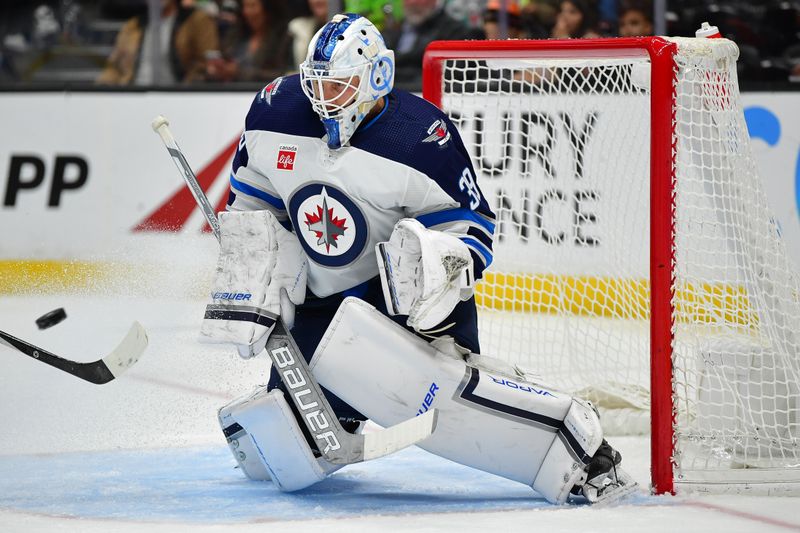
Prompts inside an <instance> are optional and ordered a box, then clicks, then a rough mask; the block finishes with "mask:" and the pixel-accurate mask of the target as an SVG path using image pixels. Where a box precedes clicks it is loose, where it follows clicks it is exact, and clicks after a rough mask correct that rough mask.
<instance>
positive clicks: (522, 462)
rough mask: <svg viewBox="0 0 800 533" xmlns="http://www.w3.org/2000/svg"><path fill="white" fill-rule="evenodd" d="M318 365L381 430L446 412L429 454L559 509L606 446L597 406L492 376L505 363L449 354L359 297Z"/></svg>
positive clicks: (331, 385) (334, 325)
mask: <svg viewBox="0 0 800 533" xmlns="http://www.w3.org/2000/svg"><path fill="white" fill-rule="evenodd" d="M486 362H487V361H486V360H485V361H483V363H486ZM310 366H311V368H312V369H313V371H314V375H315V376H316V377H317V379H318V380H319V382H320V384H322V385H323V386H325V387H326V388H328V389H329V390H331V391H332V392H334V393H335V394H336V395H338V396H339V397H340V398H341V399H342V400H344V401H346V402H347V403H348V404H350V405H352V406H353V407H354V408H356V409H358V410H359V411H360V412H362V413H364V414H365V415H367V416H368V417H369V418H370V419H372V420H374V421H375V422H377V423H378V424H380V425H383V426H389V425H394V424H396V423H398V422H400V421H401V420H404V419H407V418H408V417H409V416H413V415H414V414H415V413H416V414H420V413H423V412H425V411H427V410H428V409H431V408H436V409H438V411H439V417H438V424H437V428H436V431H434V433H433V434H432V435H431V436H430V437H429V438H427V439H426V440H424V441H422V442H420V443H419V446H420V447H422V448H424V449H426V450H428V451H430V452H432V453H435V454H437V455H439V456H442V457H445V458H448V459H451V460H453V461H456V462H458V463H461V464H464V465H467V466H471V467H473V468H478V469H480V470H484V471H486V472H490V473H493V474H497V475H499V476H503V477H505V478H508V479H512V480H515V481H519V482H521V483H525V484H526V485H529V486H531V487H533V488H535V489H536V490H537V492H539V493H541V494H542V495H543V496H544V497H545V498H547V499H548V500H549V501H551V502H554V503H560V502H563V501H564V500H566V497H567V495H568V494H569V492H570V489H571V488H572V486H573V485H574V484H575V483H576V482H577V481H581V480H582V479H585V471H584V468H585V466H586V463H587V462H588V461H589V459H590V458H591V456H592V455H593V454H594V452H595V450H596V449H597V447H598V446H599V444H600V442H601V441H602V433H601V432H600V427H599V424H597V423H596V422H597V415H596V413H594V411H593V410H592V409H591V406H589V405H588V404H585V403H583V402H578V401H576V400H573V398H572V397H571V396H570V395H569V394H566V393H563V392H560V391H557V390H555V389H551V388H549V387H546V386H541V385H536V384H533V383H529V382H525V381H524V380H522V379H520V378H519V377H517V376H508V375H504V374H503V373H502V372H500V371H495V370H491V368H494V367H497V368H498V369H501V368H500V365H487V364H483V365H482V368H478V367H476V366H472V365H468V364H466V363H465V362H464V360H462V359H458V358H455V357H453V356H452V355H448V356H444V355H442V354H441V353H439V352H438V350H436V348H435V347H434V346H431V345H430V344H428V343H427V342H425V341H424V340H422V339H420V338H419V337H416V336H414V335H413V334H411V333H409V332H408V331H406V330H405V329H403V328H402V327H400V326H399V325H397V324H395V323H394V322H392V321H391V320H390V319H389V318H387V317H386V316H384V315H383V314H381V313H380V312H378V311H377V310H375V309H374V308H373V307H371V306H370V305H369V304H367V303H365V302H363V301H360V300H357V299H354V298H348V299H346V300H345V301H344V302H343V303H342V305H341V307H340V308H339V311H338V312H337V315H336V317H335V318H334V319H333V321H332V322H331V325H330V326H329V328H328V330H327V331H326V333H325V336H324V337H323V340H322V342H320V345H319V347H318V348H317V351H316V353H315V354H314V358H313V359H312V361H311V365H310ZM501 370H502V369H501ZM354 383H357V386H353V385H354ZM565 474H567V476H566V479H565ZM582 476H583V477H582Z"/></svg>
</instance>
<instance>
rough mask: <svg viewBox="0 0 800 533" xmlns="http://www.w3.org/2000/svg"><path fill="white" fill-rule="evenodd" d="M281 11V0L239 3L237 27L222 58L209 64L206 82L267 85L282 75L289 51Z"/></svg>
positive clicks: (258, 0)
mask: <svg viewBox="0 0 800 533" xmlns="http://www.w3.org/2000/svg"><path fill="white" fill-rule="evenodd" d="M285 8H286V5H285V2H284V1H283V0H242V11H241V20H240V23H239V25H238V26H237V29H236V30H234V31H232V32H231V36H230V39H228V41H227V42H226V43H225V44H224V45H223V50H222V57H219V58H214V59H212V60H211V61H209V63H208V69H207V75H208V78H209V79H211V80H215V81H258V82H267V81H270V80H272V79H274V78H277V77H278V76H280V75H282V74H283V73H284V72H286V70H287V69H288V68H290V65H291V59H292V55H291V53H292V51H291V43H290V38H289V33H288V30H287V21H286V15H285V12H286V9H285Z"/></svg>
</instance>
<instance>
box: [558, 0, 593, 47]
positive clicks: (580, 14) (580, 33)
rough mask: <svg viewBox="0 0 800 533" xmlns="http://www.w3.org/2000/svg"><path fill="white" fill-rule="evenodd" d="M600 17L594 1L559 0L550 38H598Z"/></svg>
mask: <svg viewBox="0 0 800 533" xmlns="http://www.w3.org/2000/svg"><path fill="white" fill-rule="evenodd" d="M599 20H600V15H599V12H598V10H597V4H596V3H595V2H594V0H561V3H560V4H559V5H558V15H556V25H555V26H554V27H553V33H552V35H551V36H552V37H553V38H555V39H591V38H595V37H600V33H599V32H598V30H597V24H598V21H599Z"/></svg>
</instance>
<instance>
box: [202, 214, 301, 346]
mask: <svg viewBox="0 0 800 533" xmlns="http://www.w3.org/2000/svg"><path fill="white" fill-rule="evenodd" d="M219 225H220V250H219V258H218V259H217V271H216V278H215V280H214V285H213V287H212V290H211V298H212V303H211V304H209V305H207V306H206V314H205V317H204V319H203V325H202V327H201V328H200V336H201V340H202V341H204V342H208V343H230V344H234V345H236V348H237V350H238V352H239V355H240V356H242V357H243V358H245V359H249V358H250V357H253V356H254V355H258V354H259V353H260V352H261V351H262V350H263V349H264V346H265V345H266V343H267V339H268V338H269V334H270V333H271V332H272V329H273V328H274V326H275V322H276V321H277V320H278V317H279V316H280V317H283V320H284V322H285V323H286V325H287V327H289V328H290V327H291V324H292V323H293V322H294V306H295V305H299V304H302V303H303V302H304V301H305V294H306V278H307V274H308V259H307V258H306V255H305V253H304V252H303V249H302V248H301V247H300V243H299V242H298V241H297V237H295V236H294V235H293V234H292V233H290V232H289V231H287V230H286V229H284V228H283V226H281V225H280V223H279V222H278V220H277V219H276V218H275V216H274V215H273V214H272V213H270V212H269V211H231V212H223V213H220V215H219Z"/></svg>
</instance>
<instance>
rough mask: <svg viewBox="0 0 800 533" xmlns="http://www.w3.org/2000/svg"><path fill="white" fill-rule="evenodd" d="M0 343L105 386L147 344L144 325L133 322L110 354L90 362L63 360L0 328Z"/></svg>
mask: <svg viewBox="0 0 800 533" xmlns="http://www.w3.org/2000/svg"><path fill="white" fill-rule="evenodd" d="M0 344H3V345H5V346H8V347H9V348H12V349H14V350H17V351H18V352H22V353H24V354H25V355H27V356H29V357H32V358H33V359H36V360H37V361H41V362H42V363H45V364H48V365H50V366H53V367H55V368H58V369H59V370H62V371H64V372H66V373H67V374H72V375H73V376H76V377H79V378H81V379H83V380H86V381H88V382H90V383H94V384H95V385H102V384H104V383H108V382H109V381H111V380H113V379H115V378H118V377H119V376H120V375H121V374H122V373H123V372H125V371H126V370H128V368H130V367H131V366H133V364H134V363H136V361H138V360H139V356H141V355H142V352H144V349H145V348H146V347H147V333H146V332H145V330H144V328H143V327H142V325H141V324H139V323H138V322H134V323H133V325H132V326H131V329H130V330H129V331H128V334H127V335H126V336H125V338H124V339H122V342H121V343H120V344H119V345H118V346H117V347H116V348H114V350H113V351H112V352H111V353H110V354H108V355H107V356H105V357H103V358H102V359H98V360H97V361H93V362H91V363H78V362H76V361H70V360H69V359H64V358H63V357H59V356H57V355H55V354H53V353H50V352H48V351H47V350H43V349H42V348H39V347H38V346H34V345H33V344H31V343H29V342H25V341H24V340H22V339H18V338H17V337H14V336H13V335H10V334H8V333H5V332H4V331H0Z"/></svg>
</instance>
